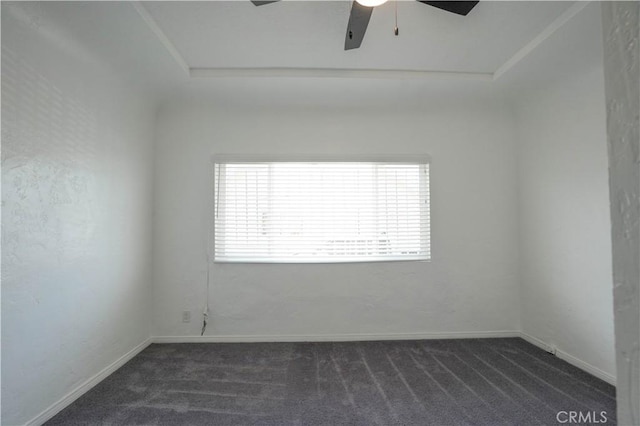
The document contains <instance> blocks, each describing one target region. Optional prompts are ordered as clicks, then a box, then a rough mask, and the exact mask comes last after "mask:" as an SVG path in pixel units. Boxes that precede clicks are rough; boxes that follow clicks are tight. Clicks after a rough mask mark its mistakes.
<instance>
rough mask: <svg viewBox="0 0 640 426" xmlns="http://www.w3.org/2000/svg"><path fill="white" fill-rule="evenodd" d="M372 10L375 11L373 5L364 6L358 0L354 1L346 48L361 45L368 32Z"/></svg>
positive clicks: (345, 43)
mask: <svg viewBox="0 0 640 426" xmlns="http://www.w3.org/2000/svg"><path fill="white" fill-rule="evenodd" d="M371 12H373V7H367V6H363V5H361V4H360V3H358V2H357V1H355V0H354V1H353V4H352V5H351V14H350V15H349V23H348V24H347V35H346V36H345V39H344V50H351V49H357V48H358V47H360V45H361V44H362V39H364V34H365V33H366V32H367V26H368V25H369V19H370V18H371Z"/></svg>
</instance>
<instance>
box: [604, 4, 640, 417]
mask: <svg viewBox="0 0 640 426" xmlns="http://www.w3.org/2000/svg"><path fill="white" fill-rule="evenodd" d="M602 15H603V16H602V23H603V34H604V71H605V86H606V103H607V133H608V139H609V169H610V176H609V185H610V193H611V222H612V242H613V282H614V288H613V295H614V307H615V330H616V354H617V368H618V388H617V395H618V396H617V398H618V421H619V423H620V424H621V425H631V424H633V425H637V424H640V365H639V364H640V308H639V299H640V118H639V115H640V65H639V64H638V61H639V60H640V40H639V33H640V23H639V21H640V3H638V2H636V1H632V2H604V3H602Z"/></svg>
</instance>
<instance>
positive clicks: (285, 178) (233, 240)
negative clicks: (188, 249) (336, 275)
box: [214, 161, 430, 263]
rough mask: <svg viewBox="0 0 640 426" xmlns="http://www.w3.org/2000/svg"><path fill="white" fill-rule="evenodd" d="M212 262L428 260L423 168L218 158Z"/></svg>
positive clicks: (426, 167)
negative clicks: (213, 259) (213, 257)
mask: <svg viewBox="0 0 640 426" xmlns="http://www.w3.org/2000/svg"><path fill="white" fill-rule="evenodd" d="M214 179H215V182H214V188H215V194H214V199H215V206H214V216H215V232H214V238H215V244H214V247H215V260H216V261H218V262H286V263H289V262H358V261H387V260H427V259H429V258H430V229H429V165H428V164H427V163H379V162H376V163H363V162H246V163H241V162H223V161H220V162H216V163H215V171H214Z"/></svg>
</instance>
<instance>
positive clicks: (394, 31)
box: [393, 0, 399, 36]
mask: <svg viewBox="0 0 640 426" xmlns="http://www.w3.org/2000/svg"><path fill="white" fill-rule="evenodd" d="M393 3H394V4H395V7H396V26H395V27H393V33H394V34H395V35H396V36H397V35H398V33H399V31H398V0H395V1H394V2H393Z"/></svg>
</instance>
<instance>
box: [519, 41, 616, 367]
mask: <svg viewBox="0 0 640 426" xmlns="http://www.w3.org/2000/svg"><path fill="white" fill-rule="evenodd" d="M596 48H599V49H600V48H601V47H600V46H596ZM516 113H517V114H516V117H517V123H518V126H517V130H518V141H519V150H518V173H519V182H520V186H519V191H518V195H519V206H520V209H519V211H520V248H521V249H520V282H521V295H520V300H521V306H522V309H521V312H522V329H523V331H524V332H526V333H528V334H529V335H531V336H534V337H536V338H538V339H541V340H542V341H544V342H546V343H547V344H549V345H552V346H555V347H557V349H558V350H561V351H563V352H564V353H566V354H569V355H570V356H573V357H575V358H578V359H580V360H582V361H583V362H586V363H588V364H590V365H591V366H592V367H595V368H598V369H600V370H601V371H603V372H605V373H606V374H608V375H609V376H610V377H612V378H613V377H615V371H616V368H615V350H614V331H613V297H612V294H611V287H612V277H611V236H610V230H611V221H610V217H609V207H608V205H609V187H608V172H607V147H606V144H605V141H606V114H605V106H604V80H603V73H602V65H599V66H597V67H596V68H595V69H590V70H589V69H587V70H581V71H580V73H574V74H572V75H571V76H567V77H566V78H565V79H564V80H561V81H559V82H558V83H556V84H554V85H552V86H549V87H545V88H541V89H539V90H535V91H532V92H531V93H529V94H528V95H523V96H522V97H521V98H520V99H519V100H518V103H517V108H516Z"/></svg>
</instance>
